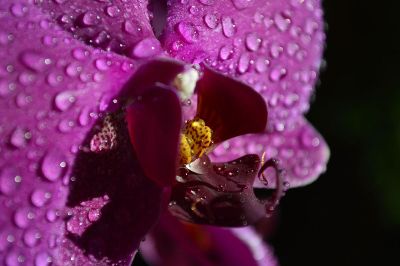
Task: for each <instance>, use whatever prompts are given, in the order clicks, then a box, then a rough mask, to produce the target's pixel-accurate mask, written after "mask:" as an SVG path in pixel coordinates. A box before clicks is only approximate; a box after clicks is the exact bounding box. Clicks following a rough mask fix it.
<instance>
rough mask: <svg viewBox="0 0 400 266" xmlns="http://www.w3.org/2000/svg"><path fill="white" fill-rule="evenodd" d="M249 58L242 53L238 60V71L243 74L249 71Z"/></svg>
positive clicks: (246, 54)
mask: <svg viewBox="0 0 400 266" xmlns="http://www.w3.org/2000/svg"><path fill="white" fill-rule="evenodd" d="M249 64H250V56H249V54H248V53H243V54H242V55H241V56H240V58H239V64H238V71H239V73H241V74H243V73H245V72H246V71H247V69H249Z"/></svg>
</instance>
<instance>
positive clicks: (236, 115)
mask: <svg viewBox="0 0 400 266" xmlns="http://www.w3.org/2000/svg"><path fill="white" fill-rule="evenodd" d="M196 90H197V97H198V104H197V114H196V115H197V116H198V117H200V118H202V119H203V120H205V121H206V124H207V126H210V127H211V129H212V130H213V140H214V142H216V143H218V142H221V141H224V140H227V139H230V138H233V137H236V136H240V135H244V134H247V133H257V132H262V131H263V130H264V129H265V127H266V124H267V106H266V104H265V102H264V99H263V98H262V97H261V96H260V95H259V94H258V93H257V92H255V91H254V90H253V89H252V88H251V87H249V86H247V85H245V84H243V83H241V82H238V81H237V80H234V79H232V78H228V77H226V76H223V75H221V74H218V73H216V72H214V71H212V70H209V69H207V68H206V69H205V70H204V74H203V76H202V78H201V79H200V80H199V81H198V82H197V86H196Z"/></svg>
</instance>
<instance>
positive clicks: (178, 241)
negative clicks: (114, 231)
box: [140, 214, 277, 266]
mask: <svg viewBox="0 0 400 266" xmlns="http://www.w3.org/2000/svg"><path fill="white" fill-rule="evenodd" d="M248 230H251V229H248ZM239 234H240V235H239ZM244 234H246V235H244ZM250 237H251V238H252V239H251V243H250V242H249V241H247V239H249V238H250ZM242 240H244V241H243V242H242ZM256 246H257V247H256ZM140 250H141V252H142V255H143V256H144V258H145V259H146V261H148V262H149V263H151V265H154V266H187V265H193V266H225V265H231V266H241V265H246V266H261V265H262V266H274V265H277V264H276V262H275V259H274V258H273V256H272V255H271V251H269V250H267V249H266V246H265V245H264V244H263V243H262V240H261V239H260V238H259V237H257V236H256V235H255V233H253V232H247V231H246V232H244V231H240V232H239V231H238V232H234V231H231V230H228V229H224V228H217V227H211V226H200V225H192V224H185V223H182V222H179V221H178V220H177V219H176V218H174V217H172V216H171V215H168V214H164V215H163V216H162V219H161V220H160V223H158V224H157V226H156V227H155V228H154V229H153V231H152V233H151V234H150V235H149V236H147V237H146V241H145V242H144V243H143V244H142V245H141V248H140ZM260 259H261V260H260Z"/></svg>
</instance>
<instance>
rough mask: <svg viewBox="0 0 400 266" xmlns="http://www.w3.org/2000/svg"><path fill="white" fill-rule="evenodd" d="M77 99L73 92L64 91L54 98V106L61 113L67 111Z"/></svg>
mask: <svg viewBox="0 0 400 266" xmlns="http://www.w3.org/2000/svg"><path fill="white" fill-rule="evenodd" d="M75 101H76V98H75V96H74V94H73V93H72V92H71V91H62V92H60V93H58V94H57V95H56V96H55V98H54V104H55V106H56V107H57V109H58V110H60V111H62V112H63V111H66V110H68V109H69V108H71V106H72V105H73V104H74V103H75Z"/></svg>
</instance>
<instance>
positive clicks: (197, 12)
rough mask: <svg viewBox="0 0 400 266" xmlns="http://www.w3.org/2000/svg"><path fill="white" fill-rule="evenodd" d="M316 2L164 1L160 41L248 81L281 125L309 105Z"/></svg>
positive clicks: (317, 27) (318, 15)
mask: <svg viewBox="0 0 400 266" xmlns="http://www.w3.org/2000/svg"><path fill="white" fill-rule="evenodd" d="M320 2H321V1H319V0H309V1H293V0H279V1H277V0H275V1H265V0H243V1H240V0H219V1H198V0H188V1H184V3H182V1H180V0H170V1H169V5H168V6H169V9H168V19H167V28H166V30H165V33H164V41H163V45H164V47H165V49H166V50H167V51H168V52H169V53H170V54H171V55H172V56H174V57H175V58H177V59H182V60H184V61H187V62H190V63H192V62H196V63H198V62H201V61H203V60H205V62H206V63H207V64H208V65H210V66H212V67H213V68H214V69H216V70H217V71H219V72H221V73H225V74H228V75H230V76H232V77H238V78H239V79H241V80H242V81H244V82H246V83H248V84H250V85H251V86H252V87H253V88H254V89H255V90H256V91H257V92H260V93H261V94H262V95H263V96H264V98H265V99H266V101H267V102H268V105H269V118H270V120H269V121H270V122H271V126H273V127H276V128H280V129H282V128H284V127H288V126H290V124H292V122H295V121H296V120H297V117H298V116H299V115H301V114H303V113H304V112H305V111H307V110H308V108H309V103H308V102H309V99H310V96H311V95H312V91H313V86H314V84H315V82H316V80H317V74H318V70H319V67H320V64H321V54H322V50H323V43H324V39H325V35H324V33H323V20H322V14H323V13H322V9H321V4H320Z"/></svg>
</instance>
